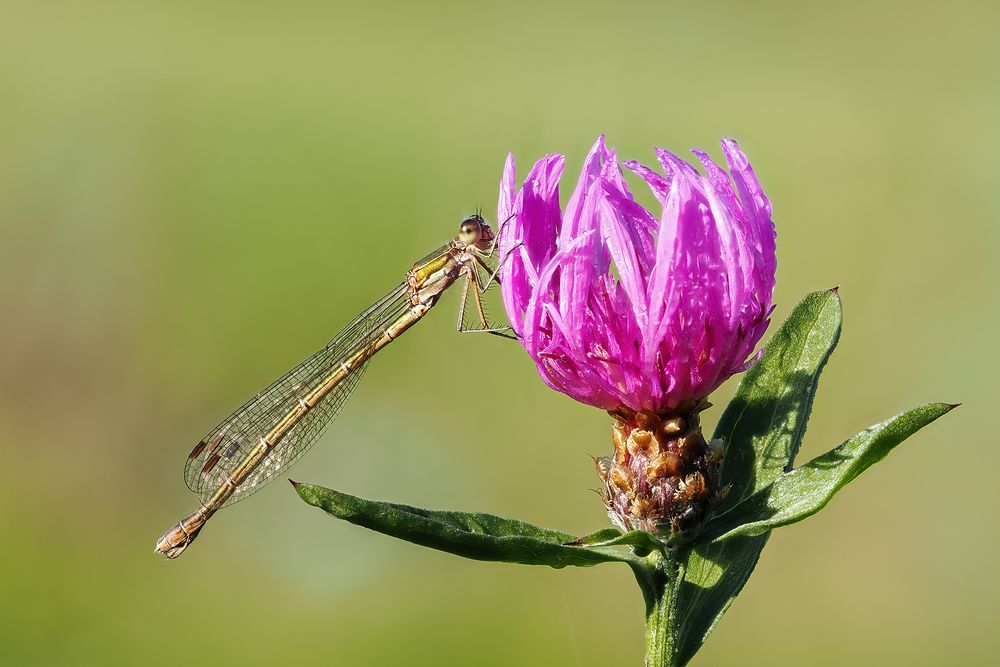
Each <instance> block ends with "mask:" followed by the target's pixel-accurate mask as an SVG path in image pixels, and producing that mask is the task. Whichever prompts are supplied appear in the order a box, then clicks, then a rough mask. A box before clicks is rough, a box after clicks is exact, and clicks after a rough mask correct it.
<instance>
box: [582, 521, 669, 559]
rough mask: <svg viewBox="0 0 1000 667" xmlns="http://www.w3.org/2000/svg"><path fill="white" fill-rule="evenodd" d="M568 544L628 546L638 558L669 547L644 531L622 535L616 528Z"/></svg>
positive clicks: (604, 529)
mask: <svg viewBox="0 0 1000 667" xmlns="http://www.w3.org/2000/svg"><path fill="white" fill-rule="evenodd" d="M570 544H573V545H584V546H590V547H616V546H630V547H632V548H633V549H634V550H635V551H636V553H637V555H639V556H645V555H647V554H648V553H649V552H651V551H655V550H660V551H662V550H663V549H666V548H668V546H669V545H668V544H667V542H664V541H663V540H661V539H660V538H658V537H657V536H656V535H653V534H652V533H647V532H646V531H644V530H631V531H629V532H627V533H623V532H622V531H620V530H618V529H617V528H602V529H601V530H598V531H597V532H594V533H591V534H590V535H585V536H583V537H581V538H578V539H576V540H573V541H572V542H570Z"/></svg>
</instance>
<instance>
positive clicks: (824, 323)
mask: <svg viewBox="0 0 1000 667" xmlns="http://www.w3.org/2000/svg"><path fill="white" fill-rule="evenodd" d="M842 315H843V313H842V309H841V303H840V295H839V294H838V293H837V291H836V290H824V291H821V292H813V293H812V294H809V295H808V296H806V298H804V299H803V300H802V301H801V302H800V303H799V304H798V305H797V306H796V307H795V309H794V310H793V311H792V312H791V314H790V315H789V316H788V319H787V320H785V322H784V323H783V324H782V325H781V327H780V328H779V329H778V330H777V331H776V332H775V333H774V336H772V337H771V340H770V341H768V343H767V345H766V346H765V348H764V355H763V357H761V359H760V361H758V362H757V363H756V364H754V365H753V367H751V368H750V370H749V371H747V372H746V375H744V376H743V380H742V381H741V382H740V386H739V389H738V390H737V391H736V395H735V396H734V397H733V400H732V401H731V402H730V403H729V405H728V406H726V410H725V412H723V414H722V417H721V418H720V419H719V424H718V426H717V427H716V429H715V435H714V437H716V438H722V439H723V440H724V441H725V448H726V449H725V452H726V456H725V459H724V462H723V469H722V484H723V485H726V484H730V485H732V486H731V488H730V492H729V496H728V498H727V502H726V504H725V506H726V507H729V506H732V505H735V504H736V503H737V502H738V501H740V500H742V499H743V498H746V497H748V496H751V495H753V494H754V493H756V492H757V491H759V490H760V489H763V488H764V487H766V486H767V485H769V484H770V483H771V482H773V481H774V480H775V479H777V477H778V476H779V475H781V474H782V473H784V472H785V471H786V470H789V469H790V468H791V464H792V461H793V460H794V458H795V455H796V454H797V453H798V451H799V446H800V445H801V444H802V436H803V435H804V434H805V432H806V424H807V422H808V420H809V413H810V412H811V411H812V405H813V398H814V397H815V395H816V386H817V384H818V382H819V376H820V373H822V371H823V367H824V366H825V365H826V362H827V360H828V359H829V358H830V355H831V354H832V353H833V350H834V348H835V347H836V346H837V342H838V341H839V340H840V328H841V319H842Z"/></svg>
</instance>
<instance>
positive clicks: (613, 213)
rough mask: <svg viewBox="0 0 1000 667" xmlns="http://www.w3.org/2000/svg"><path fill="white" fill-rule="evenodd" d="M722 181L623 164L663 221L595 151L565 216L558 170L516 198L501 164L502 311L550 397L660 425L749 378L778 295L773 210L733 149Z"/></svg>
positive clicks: (670, 160) (710, 166) (666, 164)
mask: <svg viewBox="0 0 1000 667" xmlns="http://www.w3.org/2000/svg"><path fill="white" fill-rule="evenodd" d="M722 149H723V152H724V153H725V157H726V163H727V165H728V168H729V173H728V174H727V173H726V171H725V170H723V168H722V167H720V166H719V165H717V164H716V163H715V162H714V161H712V159H711V158H710V157H709V156H708V155H707V154H706V153H704V152H702V151H698V150H695V151H693V153H694V154H695V156H696V157H697V158H698V161H699V162H700V163H701V166H702V168H703V170H704V174H701V173H699V172H698V171H697V170H696V169H695V168H694V167H692V166H691V165H690V164H688V163H687V162H685V161H684V160H682V159H680V158H679V157H677V156H676V155H674V154H672V153H670V152H668V151H665V150H663V149H659V148H658V149H656V156H657V158H658V160H659V163H660V167H661V169H662V173H661V172H658V171H655V170H653V169H650V168H649V167H646V166H644V165H641V164H639V163H637V162H623V163H622V164H623V165H624V166H625V167H626V168H627V169H629V170H631V171H632V172H634V173H635V174H637V175H638V176H639V177H641V178H642V179H643V180H644V181H645V182H646V184H647V185H648V186H649V188H650V189H651V190H652V192H653V195H654V196H655V197H656V199H657V200H659V203H660V205H661V207H662V210H661V212H660V213H659V215H654V213H653V212H650V211H648V210H647V209H646V208H644V207H643V206H642V205H640V204H639V203H638V202H637V201H636V200H635V199H634V198H633V197H632V194H631V193H630V192H629V189H628V186H627V185H626V183H625V179H624V178H623V175H622V171H621V169H620V168H619V165H618V162H617V160H616V157H615V152H614V150H609V149H608V148H607V147H606V146H605V143H604V137H603V136H602V137H600V138H598V140H597V142H596V143H595V144H594V146H593V148H592V149H591V151H590V153H589V154H588V155H587V159H586V161H585V162H584V165H583V170H582V172H581V174H580V178H579V180H578V181H577V185H576V189H575V190H574V191H573V194H572V196H571V197H570V198H569V201H568V203H567V205H566V209H565V210H561V209H560V204H559V179H560V176H561V175H562V171H563V165H564V161H565V160H564V158H563V156H561V155H546V156H545V157H543V158H542V159H540V160H539V161H538V162H536V163H535V165H534V167H532V169H531V171H530V173H529V174H528V176H527V178H526V179H525V180H524V184H523V185H522V186H521V188H520V189H519V190H518V189H517V186H516V181H515V176H514V158H513V156H512V155H508V157H507V162H506V164H505V166H504V172H503V178H502V180H501V184H500V200H499V204H498V212H497V219H498V221H500V222H503V221H506V222H505V224H503V226H502V229H501V234H500V256H501V258H503V260H502V261H503V265H502V268H501V271H500V282H501V285H502V291H503V300H504V306H505V308H506V310H507V314H508V316H509V318H510V321H511V324H512V326H513V328H514V330H515V332H516V333H517V334H518V336H519V338H520V340H521V343H522V345H523V346H524V349H525V350H527V352H528V354H529V355H531V358H532V359H533V360H534V361H535V364H536V365H537V367H538V372H539V373H540V374H541V376H542V379H543V380H544V381H545V383H546V384H547V385H548V386H550V387H551V388H553V389H555V390H557V391H560V392H562V393H564V394H567V395H568V396H571V397H572V398H574V399H576V400H578V401H580V402H582V403H586V404H588V405H593V406H596V407H599V408H603V409H606V410H618V409H621V408H626V409H629V410H632V411H642V412H649V413H657V414H658V413H664V412H668V411H672V410H677V409H678V408H680V407H681V406H684V405H691V404H692V402H694V403H697V402H699V401H700V400H701V399H703V398H705V397H706V396H708V394H709V393H710V392H711V391H712V390H714V389H715V388H716V387H718V386H719V385H720V384H722V383H723V382H724V381H725V380H726V379H727V378H729V377H730V376H732V375H734V374H735V373H739V372H741V371H744V370H746V369H747V368H748V367H749V366H750V364H751V363H752V362H753V361H754V359H753V357H751V354H752V352H753V349H754V347H755V346H756V344H757V341H758V340H760V337H761V336H762V335H763V333H764V330H765V329H766V328H767V325H768V321H769V320H768V317H769V315H770V313H771V310H772V305H771V294H772V291H773V288H774V271H775V255H774V248H775V243H774V238H775V233H774V225H773V223H772V221H771V204H770V202H769V201H768V199H767V197H766V196H765V195H764V193H763V191H762V189H761V187H760V183H759V182H758V181H757V178H756V176H755V175H754V172H753V169H752V168H751V167H750V163H749V162H748V161H747V159H746V156H744V155H743V153H742V152H741V151H740V150H739V148H738V147H737V145H736V142H735V141H732V140H725V141H723V142H722Z"/></svg>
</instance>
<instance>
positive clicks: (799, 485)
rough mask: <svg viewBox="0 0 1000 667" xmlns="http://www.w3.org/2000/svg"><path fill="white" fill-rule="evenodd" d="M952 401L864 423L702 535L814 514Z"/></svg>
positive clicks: (729, 534)
mask: <svg viewBox="0 0 1000 667" xmlns="http://www.w3.org/2000/svg"><path fill="white" fill-rule="evenodd" d="M953 407H955V406H953V405H948V404H945V403H931V404H928V405H922V406H920V407H917V408H913V409H912V410H907V411H906V412H903V413H900V414H898V415H896V416H895V417H893V418H891V419H888V420H886V421H884V422H882V423H880V424H875V425H874V426H869V427H868V428H866V429H865V430H864V431H862V432H861V433H858V434H857V435H855V436H854V437H852V438H850V439H848V440H847V441H845V442H844V443H843V444H841V445H840V446H838V447H836V448H834V449H832V450H830V451H829V452H827V453H826V454H823V455H822V456H817V457H816V458H814V459H813V460H812V461H810V462H809V463H806V464H805V465H803V466H801V467H799V468H796V469H795V470H793V471H792V472H790V473H785V474H783V475H781V476H780V477H778V479H776V480H775V481H774V483H772V484H771V485H770V486H768V487H767V488H766V489H762V490H760V491H759V492H757V493H756V494H754V495H753V496H751V497H750V498H747V499H746V500H744V501H743V502H741V503H740V504H739V505H737V506H736V507H734V508H732V509H731V510H729V511H728V512H726V513H725V514H722V515H720V516H718V517H716V518H715V519H713V520H712V521H710V522H709V524H708V525H707V526H706V527H705V530H706V533H707V535H719V537H718V538H717V539H718V540H719V541H723V540H728V539H731V538H734V537H741V536H754V535H761V534H763V533H766V532H768V531H770V530H772V529H774V528H778V527H779V526H786V525H788V524H790V523H795V522H796V521H801V520H802V519H804V518H806V517H807V516H811V515H813V514H815V513H816V512H818V511H820V510H821V509H823V508H824V507H825V506H826V504H827V503H828V502H830V499H831V498H833V496H834V494H836V493H837V492H838V491H840V489H842V488H844V486H846V485H847V484H848V483H850V482H851V481H853V480H854V478H856V477H857V476H858V475H860V474H861V473H863V472H864V471H865V470H867V469H868V468H869V467H871V466H872V465H874V464H876V463H878V462H879V461H881V460H882V459H883V458H885V456H886V455H887V454H888V453H889V452H890V451H892V449H893V448H894V447H896V445H898V444H900V443H901V442H903V440H905V439H906V438H908V437H910V436H911V435H913V434H914V433H916V432H917V431H919V430H920V429H921V428H923V427H924V426H926V425H927V424H930V423H931V422H932V421H934V420H935V419H937V418H938V417H940V416H942V415H944V414H945V413H947V412H948V411H950V410H951V409H952V408H953Z"/></svg>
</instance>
